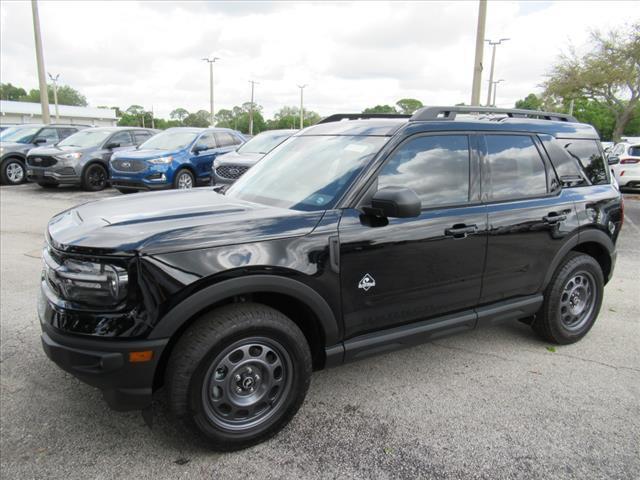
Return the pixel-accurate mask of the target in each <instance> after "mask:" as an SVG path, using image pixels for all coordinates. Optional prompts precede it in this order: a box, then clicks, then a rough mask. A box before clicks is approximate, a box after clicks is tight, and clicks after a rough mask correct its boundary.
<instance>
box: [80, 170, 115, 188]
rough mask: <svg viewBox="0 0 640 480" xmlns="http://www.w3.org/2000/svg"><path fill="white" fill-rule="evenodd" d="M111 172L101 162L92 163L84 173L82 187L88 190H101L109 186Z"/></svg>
mask: <svg viewBox="0 0 640 480" xmlns="http://www.w3.org/2000/svg"><path fill="white" fill-rule="evenodd" d="M108 178H109V174H108V173H107V169H106V168H105V167H104V166H103V165H102V164H100V163H91V164H89V166H87V168H85V169H84V172H83V173H82V189H83V190H86V191H88V192H99V191H100V190H104V189H105V188H106V187H107V181H108Z"/></svg>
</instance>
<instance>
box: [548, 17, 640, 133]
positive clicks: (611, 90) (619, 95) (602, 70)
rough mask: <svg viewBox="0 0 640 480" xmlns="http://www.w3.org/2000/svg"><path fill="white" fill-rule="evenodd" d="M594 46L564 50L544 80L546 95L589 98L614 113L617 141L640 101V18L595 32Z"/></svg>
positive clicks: (563, 100) (558, 98)
mask: <svg viewBox="0 0 640 480" xmlns="http://www.w3.org/2000/svg"><path fill="white" fill-rule="evenodd" d="M591 43H592V49H591V50H590V51H589V52H588V53H586V54H585V55H582V56H579V55H578V54H577V53H576V52H575V51H574V50H572V51H571V52H569V53H568V54H562V55H561V56H560V58H559V61H558V62H557V63H556V64H555V65H554V66H553V67H552V69H551V72H550V74H549V76H548V79H547V81H546V82H545V83H544V87H545V96H547V97H550V98H551V100H552V101H555V102H556V103H566V101H567V100H568V99H571V98H574V99H575V98H581V97H584V98H587V99H589V100H592V101H597V102H599V103H600V104H601V105H603V106H604V107H606V108H607V109H608V110H609V111H610V112H611V113H612V114H613V116H614V119H615V124H614V128H613V132H612V138H613V140H614V141H618V140H619V139H620V136H621V135H622V134H623V132H624V131H625V127H626V126H627V125H628V124H629V122H631V121H632V120H633V118H634V114H635V112H636V111H637V110H636V109H637V105H638V103H640V22H637V23H635V24H633V25H632V26H631V27H627V28H617V29H616V30H614V31H611V32H609V33H608V34H602V33H600V32H593V33H592V35H591Z"/></svg>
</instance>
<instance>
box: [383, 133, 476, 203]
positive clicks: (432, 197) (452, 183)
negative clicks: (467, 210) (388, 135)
mask: <svg viewBox="0 0 640 480" xmlns="http://www.w3.org/2000/svg"><path fill="white" fill-rule="evenodd" d="M390 186H394V187H408V188H410V189H412V190H413V191H414V192H416V194H417V195H418V197H420V199H421V200H422V208H430V207H437V206H443V205H457V204H461V203H466V202H468V201H469V138H468V136H467V135H433V136H431V135H429V136H420V137H417V138H414V139H411V140H409V141H407V142H405V143H404V144H402V145H401V146H400V147H399V148H398V149H397V150H396V151H395V152H394V153H393V154H392V155H391V157H390V158H389V160H388V161H387V163H386V164H385V165H384V167H382V170H381V171H380V174H379V177H378V189H381V188H384V187H390Z"/></svg>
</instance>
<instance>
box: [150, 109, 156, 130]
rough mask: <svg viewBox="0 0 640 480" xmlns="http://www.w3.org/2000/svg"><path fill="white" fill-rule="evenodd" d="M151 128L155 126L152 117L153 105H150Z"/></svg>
mask: <svg viewBox="0 0 640 480" xmlns="http://www.w3.org/2000/svg"><path fill="white" fill-rule="evenodd" d="M151 128H156V121H155V119H154V118H153V105H151Z"/></svg>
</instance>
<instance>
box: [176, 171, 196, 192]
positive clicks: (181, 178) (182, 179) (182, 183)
mask: <svg viewBox="0 0 640 480" xmlns="http://www.w3.org/2000/svg"><path fill="white" fill-rule="evenodd" d="M195 183H196V179H195V178H194V176H193V174H192V173H191V172H190V171H189V170H186V169H182V170H178V173H176V178H175V180H174V181H173V188H177V189H178V190H187V189H189V188H193V186H194V185H195Z"/></svg>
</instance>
